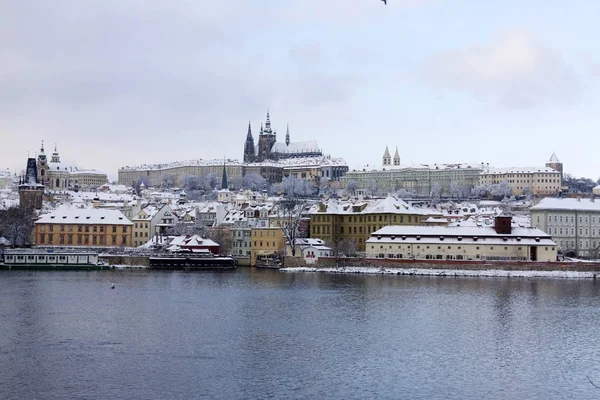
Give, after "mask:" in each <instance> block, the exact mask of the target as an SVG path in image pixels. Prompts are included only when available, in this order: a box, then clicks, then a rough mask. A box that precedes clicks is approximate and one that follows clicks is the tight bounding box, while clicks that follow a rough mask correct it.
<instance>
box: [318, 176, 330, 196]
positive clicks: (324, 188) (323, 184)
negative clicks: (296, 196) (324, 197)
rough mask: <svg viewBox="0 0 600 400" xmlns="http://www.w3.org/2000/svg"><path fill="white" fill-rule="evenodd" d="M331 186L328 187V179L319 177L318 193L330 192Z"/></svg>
mask: <svg viewBox="0 0 600 400" xmlns="http://www.w3.org/2000/svg"><path fill="white" fill-rule="evenodd" d="M330 193H331V188H330V187H329V179H328V178H321V181H320V182H319V194H330Z"/></svg>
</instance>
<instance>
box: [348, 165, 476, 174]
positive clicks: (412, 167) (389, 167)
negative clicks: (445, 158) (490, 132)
mask: <svg viewBox="0 0 600 400" xmlns="http://www.w3.org/2000/svg"><path fill="white" fill-rule="evenodd" d="M459 169H460V170H463V169H466V170H479V171H482V170H483V169H484V168H483V166H482V165H481V164H469V163H455V164H410V165H386V166H385V167H381V166H375V165H365V166H362V167H356V168H354V169H353V170H352V172H376V171H383V170H385V171H397V170H428V171H431V170H459Z"/></svg>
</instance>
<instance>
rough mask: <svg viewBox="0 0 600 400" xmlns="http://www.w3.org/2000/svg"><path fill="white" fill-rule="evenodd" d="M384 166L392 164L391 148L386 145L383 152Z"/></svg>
mask: <svg viewBox="0 0 600 400" xmlns="http://www.w3.org/2000/svg"><path fill="white" fill-rule="evenodd" d="M382 161H383V166H384V167H387V166H388V165H392V156H390V149H388V147H387V146H385V151H384V152H383V159H382Z"/></svg>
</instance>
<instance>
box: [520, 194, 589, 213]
mask: <svg viewBox="0 0 600 400" xmlns="http://www.w3.org/2000/svg"><path fill="white" fill-rule="evenodd" d="M530 210H531V211H545V210H565V211H575V210H577V211H600V200H598V201H595V200H592V199H572V198H557V197H546V198H543V199H542V200H540V202H539V203H538V204H536V205H535V206H533V207H531V208H530Z"/></svg>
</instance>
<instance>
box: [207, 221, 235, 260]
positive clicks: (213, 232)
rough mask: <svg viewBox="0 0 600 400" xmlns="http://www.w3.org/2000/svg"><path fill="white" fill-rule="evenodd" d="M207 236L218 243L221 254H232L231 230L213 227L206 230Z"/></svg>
mask: <svg viewBox="0 0 600 400" xmlns="http://www.w3.org/2000/svg"><path fill="white" fill-rule="evenodd" d="M206 236H207V237H208V238H209V239H211V240H213V241H214V242H216V243H218V244H219V246H220V248H219V251H220V252H221V254H230V253H231V248H232V247H233V241H232V240H231V229H229V228H226V227H212V228H207V229H206Z"/></svg>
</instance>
